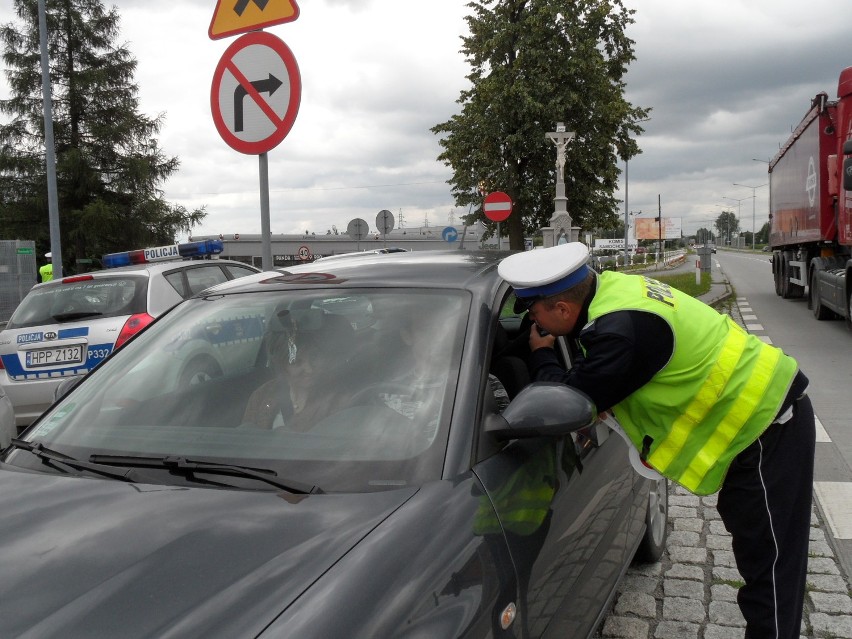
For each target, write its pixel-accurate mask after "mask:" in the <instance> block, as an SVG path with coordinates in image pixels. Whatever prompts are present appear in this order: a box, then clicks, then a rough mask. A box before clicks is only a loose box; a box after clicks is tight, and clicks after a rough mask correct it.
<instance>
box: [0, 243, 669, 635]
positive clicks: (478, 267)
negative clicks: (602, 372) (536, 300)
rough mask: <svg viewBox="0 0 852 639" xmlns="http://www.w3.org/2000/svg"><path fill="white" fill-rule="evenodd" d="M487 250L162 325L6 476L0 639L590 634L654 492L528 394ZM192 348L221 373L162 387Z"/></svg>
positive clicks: (652, 523)
mask: <svg viewBox="0 0 852 639" xmlns="http://www.w3.org/2000/svg"><path fill="white" fill-rule="evenodd" d="M499 257H501V255H500V254H495V253H476V252H469V251H443V252H435V253H426V252H419V253H418V252H411V253H400V254H394V255H376V256H375V257H373V258H364V259H359V260H339V261H335V262H329V263H328V264H314V265H310V264H309V265H305V266H300V267H297V268H293V269H288V270H286V271H280V272H270V273H260V274H257V275H251V276H248V277H245V278H242V279H240V280H235V281H231V282H228V283H225V284H221V285H219V286H217V287H215V288H213V289H210V290H208V291H205V292H204V293H201V294H199V295H198V296H196V297H194V298H192V299H190V300H187V301H185V302H182V303H181V304H179V305H178V306H177V307H175V308H174V309H172V310H171V311H169V312H167V313H165V314H164V315H163V316H161V317H160V318H158V319H157V320H156V321H155V322H154V323H153V324H151V325H150V326H149V327H148V328H147V329H146V330H145V331H144V332H143V333H141V334H140V335H138V336H137V337H136V338H135V339H133V340H132V341H130V342H129V343H128V344H127V345H126V346H125V347H124V348H122V349H121V350H120V351H118V352H117V353H115V354H114V355H113V356H112V357H111V358H109V359H108V360H106V361H105V362H104V363H103V364H102V365H101V366H99V367H98V368H97V369H95V370H94V371H93V372H91V373H90V374H88V375H87V376H86V377H85V378H84V379H83V381H82V382H81V383H80V384H79V385H77V386H76V387H75V388H74V389H72V390H71V391H70V392H69V393H68V394H67V395H66V396H65V397H64V398H63V399H62V400H60V401H59V402H58V403H57V404H55V405H54V406H53V407H51V409H49V410H48V411H47V412H46V413H45V414H44V415H42V417H41V418H40V419H39V420H38V421H37V422H36V423H35V424H33V425H32V426H31V427H30V428H29V429H28V430H27V431H26V432H25V433H24V435H23V437H22V439H21V440H17V441H16V442H15V443H13V446H12V448H11V449H10V450H9V451H7V452H6V453H5V454H4V455H3V456H2V459H0V461H2V462H3V463H2V465H0V508H1V509H2V512H3V513H4V514H5V515H6V516H4V517H2V518H0V573H2V574H3V579H2V581H0V619H3V629H4V633H6V634H7V635H8V636H22V635H23V636H34V637H35V636H37V637H40V638H45V637H63V638H67V637H91V636H122V637H166V636H168V637H227V638H229V639H232V638H234V637H300V638H301V637H317V638H323V639H325V638H328V637H347V638H356V637H363V638H370V639H373V638H376V637H430V638H431V637H483V638H484V637H561V638H564V637H586V636H589V635H591V634H592V633H593V632H594V631H595V629H596V627H597V626H598V625H599V623H600V621H601V619H602V618H603V615H604V614H605V613H606V611H607V608H608V606H609V602H610V601H611V598H612V596H613V594H614V592H615V589H616V586H617V584H618V582H619V580H620V578H621V577H622V575H623V574H624V572H625V570H626V569H627V567H628V565H629V564H630V562H631V561H632V560H633V559H634V556H635V555H636V553H637V552H638V553H639V557H640V558H641V559H644V560H655V559H657V558H658V557H659V556H660V553H661V552H662V549H663V545H664V541H665V531H666V515H667V486H666V482H665V481H664V480H660V481H649V480H647V479H644V478H643V477H641V476H639V475H638V474H636V473H634V471H633V469H632V467H631V466H630V463H629V461H628V453H627V448H626V445H625V444H624V442H623V440H622V439H621V438H620V437H618V436H614V435H613V434H612V433H611V431H610V430H609V428H608V427H607V421H605V420H603V421H602V420H601V419H599V418H598V417H597V416H596V412H595V410H594V407H593V406H592V405H591V403H590V402H589V400H588V399H587V398H586V397H585V396H583V395H582V394H580V393H578V392H576V391H574V390H572V389H569V388H568V387H566V386H562V385H557V384H542V383H533V384H531V383H530V380H529V377H528V374H527V372H526V366H525V363H524V359H523V358H524V349H525V348H526V346H525V342H526V336H525V331H526V330H528V329H527V324H526V320H525V319H524V318H523V317H519V316H517V315H515V314H514V313H513V312H512V306H513V304H512V302H513V294H512V291H511V289H510V287H509V286H508V285H507V284H506V283H505V282H503V281H502V280H501V279H500V278H499V276H498V274H497V268H496V267H497V263H498V259H499ZM559 349H560V351H559V352H560V355H561V357H563V358H564V359H565V361H566V364H567V362H568V360H569V358H570V350H569V348H568V344H567V343H566V342H564V341H560V343H559ZM203 352H209V353H214V354H215V357H216V358H217V361H219V362H221V363H222V374H221V375H217V376H211V377H208V378H204V379H200V380H193V382H192V383H186V381H185V380H181V379H180V376H179V375H173V374H169V372H170V371H171V370H172V369H174V368H175V367H177V366H179V365H180V362H182V361H183V360H184V359H185V358H186V357H187V354H188V353H203ZM607 419H611V418H607Z"/></svg>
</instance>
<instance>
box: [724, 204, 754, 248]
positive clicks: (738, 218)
mask: <svg viewBox="0 0 852 639" xmlns="http://www.w3.org/2000/svg"><path fill="white" fill-rule="evenodd" d="M749 197H754V196H753V195H749ZM722 199H723V200H732V201H734V202H736V203H737V228H739V226H740V220H741V219H742V201H743V200H747V199H748V197H741V198H739V199H737V198H735V197H728V196H727V195H723V196H722ZM737 232H738V233H739V230H738V231H737ZM737 248H740V241H739V235H737Z"/></svg>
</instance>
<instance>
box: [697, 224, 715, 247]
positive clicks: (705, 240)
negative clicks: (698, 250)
mask: <svg viewBox="0 0 852 639" xmlns="http://www.w3.org/2000/svg"><path fill="white" fill-rule="evenodd" d="M714 235H715V234H714V233H713V231H711V230H710V229H707V228H704V227H703V226H702V227H701V228H700V229H698V230H697V231H696V232H695V242H696V243H697V244H710V243H711V242H713V237H714Z"/></svg>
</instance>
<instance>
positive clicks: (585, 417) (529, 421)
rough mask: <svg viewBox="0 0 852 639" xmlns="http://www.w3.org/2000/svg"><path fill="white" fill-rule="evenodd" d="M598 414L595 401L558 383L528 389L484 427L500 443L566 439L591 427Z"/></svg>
mask: <svg viewBox="0 0 852 639" xmlns="http://www.w3.org/2000/svg"><path fill="white" fill-rule="evenodd" d="M597 416H598V412H597V409H596V408H595V405H594V404H593V403H592V400H591V399H589V398H588V397H587V396H586V395H585V394H583V393H581V392H580V391H578V390H577V389H575V388H571V387H570V386H566V385H565V384H560V383H556V382H536V383H534V384H530V385H529V386H527V387H525V388H524V389H523V390H522V391H521V392H520V393H518V395H517V397H515V399H513V400H512V401H511V403H510V404H509V405H508V406H507V407H506V410H504V411H503V413H502V414H500V415H495V416H494V417H493V418H492V419H490V420H489V422H488V424H487V425H486V427H485V430H486V432H488V433H490V434H491V435H493V436H494V437H496V438H497V439H500V440H507V439H522V438H530V437H564V436H565V435H568V434H570V433H572V432H574V431H575V430H578V429H580V428H585V427H586V426H590V425H592V424H593V423H594V422H595V420H596V419H597Z"/></svg>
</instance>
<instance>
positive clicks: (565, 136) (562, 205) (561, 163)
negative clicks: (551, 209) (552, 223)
mask: <svg viewBox="0 0 852 639" xmlns="http://www.w3.org/2000/svg"><path fill="white" fill-rule="evenodd" d="M545 135H546V136H547V137H548V138H549V139H550V140H552V141H553V143H554V144H555V145H556V210H555V213H554V217H556V216H558V215H559V214H560V213H565V214H567V212H568V198H567V197H565V177H564V176H565V147H566V146H568V143H569V142H570V141H571V140H573V139H574V135H575V134H574V131H565V123H564V122H557V123H556V131H550V132H548V133H546V134H545ZM569 219H570V218H569Z"/></svg>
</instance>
